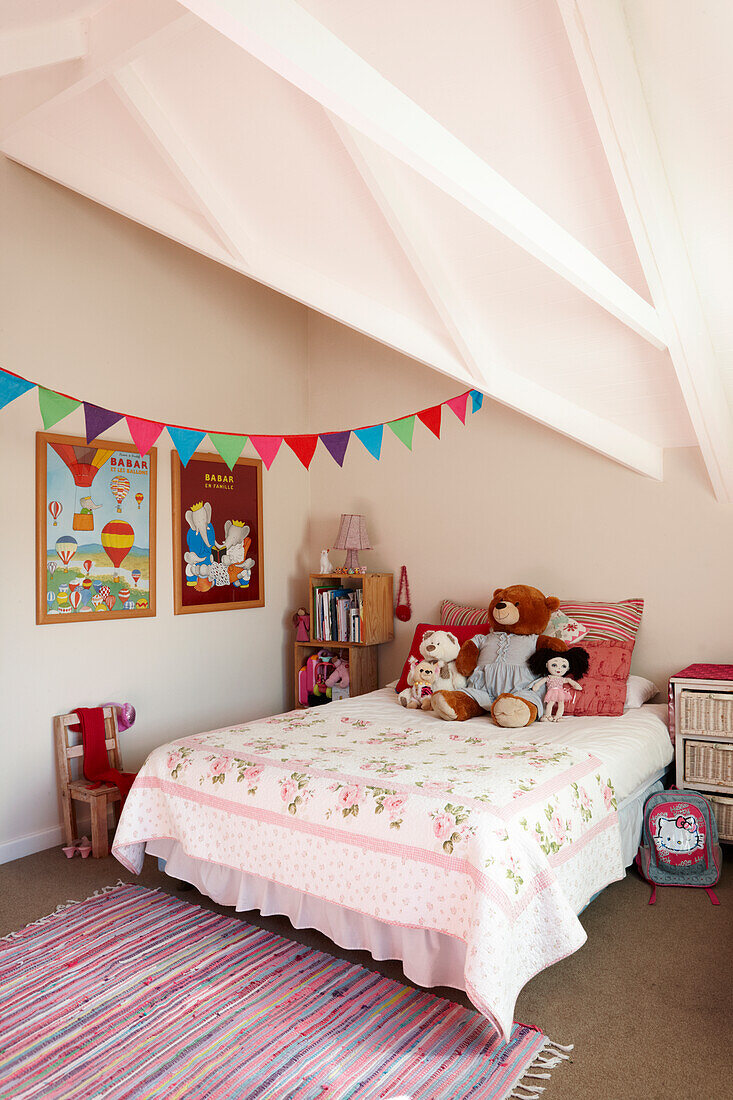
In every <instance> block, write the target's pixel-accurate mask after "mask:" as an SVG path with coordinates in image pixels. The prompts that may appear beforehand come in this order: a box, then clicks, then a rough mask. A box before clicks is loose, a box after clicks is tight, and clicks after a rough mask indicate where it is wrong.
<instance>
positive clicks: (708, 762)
mask: <svg viewBox="0 0 733 1100" xmlns="http://www.w3.org/2000/svg"><path fill="white" fill-rule="evenodd" d="M685 782H686V783H712V784H713V785H714V786H716V787H730V789H731V791H733V745H721V744H718V743H717V742H716V741H685Z"/></svg>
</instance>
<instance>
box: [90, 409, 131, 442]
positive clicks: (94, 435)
mask: <svg viewBox="0 0 733 1100" xmlns="http://www.w3.org/2000/svg"><path fill="white" fill-rule="evenodd" d="M118 420H122V414H121V413H116V412H110V410H109V409H103V408H102V407H101V406H100V405H91V404H90V403H89V402H88V401H85V402H84V421H85V423H86V435H87V443H91V442H92V440H93V439H99V437H100V435H104V433H105V432H106V431H108V430H109V428H111V427H112V425H113V424H116V423H117V421H118Z"/></svg>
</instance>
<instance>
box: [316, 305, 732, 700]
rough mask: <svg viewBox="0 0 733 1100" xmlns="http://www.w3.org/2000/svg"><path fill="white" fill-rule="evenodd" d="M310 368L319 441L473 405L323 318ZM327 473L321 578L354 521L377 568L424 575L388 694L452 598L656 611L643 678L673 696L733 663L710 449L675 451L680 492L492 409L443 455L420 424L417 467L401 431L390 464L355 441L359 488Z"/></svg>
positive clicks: (672, 467) (648, 620) (319, 493)
mask: <svg viewBox="0 0 733 1100" xmlns="http://www.w3.org/2000/svg"><path fill="white" fill-rule="evenodd" d="M309 359H310V403H311V425H312V428H313V429H314V430H319V429H322V428H327V427H334V426H337V427H338V426H343V427H346V426H352V425H353V426H358V425H360V424H368V423H373V422H376V421H379V420H384V419H392V418H394V417H397V416H400V415H404V414H406V413H408V412H411V411H414V410H415V409H417V408H422V407H424V406H426V405H430V404H433V403H435V402H438V401H442V400H444V399H445V398H447V397H450V396H452V395H453V394H455V393H457V392H458V391H459V389H460V387H459V386H458V385H457V384H456V383H454V382H452V381H451V380H450V379H447V378H443V377H441V376H440V375H438V374H435V373H434V372H431V371H429V370H427V369H425V368H424V367H422V366H420V365H419V364H417V363H415V362H413V361H412V360H409V359H405V358H404V357H402V356H400V355H398V354H397V353H395V352H391V351H390V350H389V349H387V348H384V347H382V346H381V345H377V344H374V343H373V342H372V341H370V340H368V339H366V338H364V337H361V336H359V335H358V334H357V333H354V332H352V331H351V330H348V329H345V328H343V327H342V326H340V325H337V324H335V323H334V322H331V321H328V320H327V319H325V318H323V317H319V316H317V315H315V314H310V316H309ZM312 471H313V472H312V476H311V512H310V515H311V530H310V539H309V542H310V549H311V559H312V561H313V563H314V567H316V566H317V562H318V551H319V550H320V548H321V547H322V546H327V545H329V543H330V540H333V539H334V538H335V533H336V530H337V526H338V517H339V514H340V513H341V512H342V511H352V512H363V513H364V514H365V515H366V517H367V523H368V530H369V532H370V535H371V538H372V540H373V545H374V547H375V549H374V550H373V551H372V552H371V553H370V552H366V553H365V554H364V555H363V556H364V560H365V561H368V563H369V566H370V568H375V569H376V568H383V569H389V570H393V571H394V572H395V574H397V573H398V571H399V567H400V566H401V565H402V564H403V563H404V564H406V565H407V567H408V571H409V576H410V584H411V589H412V602H413V609H414V615H413V619H412V622H411V623H408V624H404V625H403V624H401V623H397V624H396V628H397V632H396V639H395V642H394V643H392V644H390V645H388V646H385V647H384V649H383V655H382V666H381V672H382V676H381V679H382V681H383V682H384V681H385V680H386V679H388V678H390V677H392V676H395V675H397V673H398V671H399V669H400V667H401V665H402V662H403V660H404V657H405V654H406V653H407V650H408V645H409V639H410V638H411V636H412V631H413V629H414V625H415V623H416V622H418V621H420V619H431V618H434V617H435V616H436V614H437V612H438V607H439V604H440V601H441V600H442V599H443V598H445V597H451V598H453V599H458V600H462V601H465V602H467V603H476V604H481V603H484V602H486V600H487V599H488V597H489V596H490V594H491V592H492V591H493V589H494V588H496V587H497V586H499V585H506V584H511V583H529V584H535V585H537V586H538V587H539V588H541V589H543V591H545V592H546V593H548V594H553V595H558V596H561V597H566V598H572V597H577V598H581V599H589V600H594V599H597V600H606V599H607V600H615V599H623V598H625V597H632V596H643V597H644V599H645V600H646V608H645V613H644V619H643V622H642V627H641V631H640V634H639V639H638V643H637V647H636V650H635V654H634V671H635V672H637V673H639V674H640V675H645V676H649V677H651V678H653V679H654V680H655V681H656V682H657V683H658V684H659V685H660V686H663V685H664V683H665V682H666V679H667V677H668V676H670V675H671V674H672V673H673V672H675V671H677V670H678V669H679V668H680V667H682V666H683V665H685V664H687V663H688V662H690V661H693V660H695V661H716V660H718V661H723V660H728V661H729V660H730V659H731V651H730V639H731V618H730V617H731V607H732V603H733V601H732V600H731V582H730V560H731V548H733V507H728V506H724V505H720V504H718V503H716V501H715V500H714V498H713V495H712V492H711V489H710V486H709V483H708V481H707V478H706V475H705V471H704V468H703V465H702V462H701V459H700V455H699V452H698V451H697V449H696V448H682V449H676V450H670V451H667V452H666V453H665V479H664V481H663V482H657V481H651V480H649V479H647V478H644V477H642V476H640V475H638V474H634V473H632V472H630V471H629V470H626V469H624V468H622V467H621V466H618V465H616V464H615V463H613V462H611V461H609V460H608V459H605V458H603V457H601V456H600V455H597V454H595V453H594V452H592V451H589V450H587V449H585V448H583V447H581V446H579V445H578V444H576V443H573V442H571V441H570V440H568V439H565V438H564V437H563V436H560V435H558V434H557V433H554V432H551V431H549V430H548V429H546V428H543V427H541V426H540V425H538V424H535V423H533V422H532V421H530V420H528V419H527V418H526V417H522V416H519V415H518V414H516V413H514V412H511V411H510V410H508V409H505V408H503V407H502V406H500V405H498V404H496V403H494V402H491V401H489V400H488V399H486V400H485V401H484V407H483V409H482V411H481V412H480V413H478V414H476V415H475V416H474V417H471V416H470V414H469V418H468V420H467V426H466V427H465V428H463V427H461V425H460V423H459V421H458V420H457V419H456V417H455V416H454V415H453V413H452V412H450V411H447V412H445V413H444V430H443V439H442V441H441V442H438V441H437V440H436V439H435V438H434V437H433V436H431V435H430V433H429V432H428V431H427V429H426V428H424V427H423V426H422V425H421V424H417V425H416V427H415V437H414V450H413V452H412V453H410V452H409V451H408V450H407V449H406V448H405V447H404V446H403V445H402V444H401V443H400V442H399V441H398V440H397V439H396V438H395V437H394V435H393V434H392V433H391V432H389V431H385V436H384V447H383V457H382V461H381V462H375V460H374V459H373V458H372V457H371V456H370V455H369V454H368V453H367V452H366V450H365V449H364V448H363V447H362V445H361V443H360V442H359V441H358V440H357V439H355V438H354V437H352V440H351V443H350V444H349V450H348V452H347V456H346V461H345V463H344V468H343V472H342V471H340V470H339V469H338V467H337V466H336V465H335V464H334V463H333V462H332V461H331V460H330V459H329V458H328V457H327V456H325V457H324V456H321V455H318V454H317V457H316V460H315V461H314V463H313V466H312ZM334 559H335V560H337V561H340V560H341V555H339V554H338V553H337V552H336V551H334Z"/></svg>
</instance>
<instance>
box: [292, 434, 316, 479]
mask: <svg viewBox="0 0 733 1100" xmlns="http://www.w3.org/2000/svg"><path fill="white" fill-rule="evenodd" d="M285 442H286V443H287V445H288V447H290V450H291V451H293V452H294V453H295V454H296V455H297V456H298V458H299V459H300V461H301V462H302V463H303V465H304V466H305V468H306V470H308V469H310V464H311V462H312V461H313V455H314V454H315V453H316V447H317V446H318V436H317V435H286V436H285Z"/></svg>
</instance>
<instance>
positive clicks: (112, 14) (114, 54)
mask: <svg viewBox="0 0 733 1100" xmlns="http://www.w3.org/2000/svg"><path fill="white" fill-rule="evenodd" d="M197 22H198V21H197V20H196V18H195V17H194V16H193V15H191V14H190V13H189V12H185V13H182V10H181V6H180V5H179V4H177V3H176V2H175V0H155V3H151V2H150V0H112V3H109V4H105V6H104V7H102V8H101V9H100V10H99V11H97V12H96V13H94V14H93V15H92V16H90V17H89V19H87V20H86V24H87V49H86V52H85V54H84V56H83V58H82V60H81V62H80V66H79V69H78V71H75V73H74V77H73V79H71V80H70V81H69V83H68V84H67V85H66V87H65V88H64V89H63V90H62V91H60V92H58V93H57V94H56V95H54V96H52V97H51V98H50V99H47V100H45V101H44V102H43V103H41V104H39V105H38V106H37V107H35V108H34V109H33V110H31V111H27V112H26V113H24V114H22V115H21V116H20V117H19V118H15V119H13V120H12V122H10V123H9V124H8V125H7V126H6V127H5V129H4V131H3V134H2V139H4V138H5V137H10V136H13V135H15V134H16V133H19V132H20V131H22V130H23V129H25V128H27V127H32V126H37V125H38V124H39V123H40V122H42V121H43V120H44V119H45V118H46V116H47V115H49V114H50V113H52V112H53V111H55V110H56V109H57V108H58V107H61V106H62V105H63V104H64V103H66V102H68V101H70V100H72V99H74V98H76V97H77V96H79V95H81V94H82V93H83V92H85V91H87V90H88V89H89V88H92V87H93V86H94V85H95V84H97V83H99V81H100V80H104V79H105V78H106V77H108V76H109V75H110V74H111V73H112V72H113V71H114V70H115V69H116V68H118V67H119V66H121V65H125V64H128V63H130V62H132V61H134V60H135V59H136V58H137V57H139V56H140V55H141V54H142V53H145V52H147V51H150V50H154V49H156V48H158V47H160V46H163V45H165V43H166V42H169V41H172V40H173V39H174V38H175V37H176V36H177V35H179V34H182V33H184V32H185V31H187V30H190V29H191V28H193V27H195V26H196V25H197Z"/></svg>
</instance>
